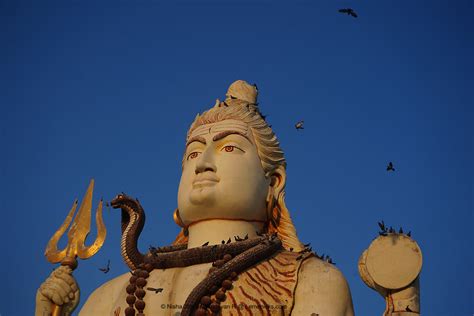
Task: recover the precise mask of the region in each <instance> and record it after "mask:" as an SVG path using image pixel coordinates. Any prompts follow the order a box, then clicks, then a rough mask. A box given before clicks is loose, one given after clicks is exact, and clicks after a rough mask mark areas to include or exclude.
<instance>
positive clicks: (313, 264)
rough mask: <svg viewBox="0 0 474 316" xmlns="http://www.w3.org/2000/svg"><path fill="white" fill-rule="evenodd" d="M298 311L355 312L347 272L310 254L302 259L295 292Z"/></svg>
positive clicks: (299, 313) (306, 312) (326, 313)
mask: <svg viewBox="0 0 474 316" xmlns="http://www.w3.org/2000/svg"><path fill="white" fill-rule="evenodd" d="M293 313H294V314H295V315H311V314H312V313H315V314H319V315H341V316H352V315H354V311H353V306H352V298H351V293H350V290H349V285H348V284H347V281H346V278H345V277H344V275H343V274H342V273H341V271H339V269H338V268H336V267H335V266H334V265H333V264H331V263H328V262H325V261H323V260H321V259H319V258H317V257H314V256H311V257H309V258H307V259H306V260H304V261H303V262H302V263H301V267H300V269H299V272H298V284H297V286H296V292H295V305H294V308H293Z"/></svg>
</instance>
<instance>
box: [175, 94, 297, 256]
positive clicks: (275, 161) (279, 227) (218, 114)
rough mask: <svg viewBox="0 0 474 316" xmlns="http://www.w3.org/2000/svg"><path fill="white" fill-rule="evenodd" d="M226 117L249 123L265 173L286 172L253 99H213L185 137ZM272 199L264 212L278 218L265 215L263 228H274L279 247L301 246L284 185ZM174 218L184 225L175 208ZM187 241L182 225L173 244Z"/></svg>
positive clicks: (268, 231)
mask: <svg viewBox="0 0 474 316" xmlns="http://www.w3.org/2000/svg"><path fill="white" fill-rule="evenodd" d="M229 119H234V120H239V121H241V122H244V123H246V124H247V125H248V126H249V128H250V130H251V132H252V135H253V137H254V139H255V144H256V147H257V152H258V156H259V157H260V162H261V164H262V167H263V170H264V172H265V176H270V175H271V174H272V173H273V172H274V171H275V170H276V169H278V168H279V169H283V172H285V173H286V161H285V157H284V154H283V150H282V149H281V148H280V143H279V141H278V139H277V137H276V135H275V133H274V132H273V130H272V129H271V128H270V126H269V125H268V124H267V122H266V121H265V118H264V116H263V115H262V114H261V112H260V111H259V108H258V104H256V103H251V102H249V101H245V100H240V99H235V98H227V99H226V100H225V101H224V102H219V101H216V105H215V106H214V107H213V108H211V109H210V110H208V111H205V112H204V113H202V114H198V115H197V116H196V118H195V119H194V122H193V123H192V124H191V127H190V128H189V131H188V134H187V139H189V136H190V135H191V133H192V132H193V131H194V130H195V129H196V128H197V127H199V126H202V125H205V124H211V123H217V122H220V121H224V120H229ZM183 162H184V158H183ZM273 201H274V203H272V204H273V205H272V206H269V208H270V212H269V213H270V214H268V215H269V217H278V221H277V222H274V224H272V223H271V221H270V218H269V219H267V223H266V224H265V225H264V230H265V231H264V232H265V233H274V232H276V233H277V234H278V237H279V238H280V240H281V241H282V244H283V247H285V248H286V249H288V250H289V249H290V248H292V249H293V251H300V250H303V248H304V247H303V244H302V243H301V242H300V240H299V239H298V237H297V235H296V229H295V227H294V225H293V221H292V220H291V217H290V212H289V211H288V208H287V207H286V204H285V189H284V187H283V189H282V190H281V191H280V192H279V194H278V196H275V197H273ZM278 213H279V214H278ZM174 220H175V222H176V223H177V224H178V225H179V226H181V227H183V226H184V225H183V224H182V223H181V222H180V220H179V216H177V214H176V211H175V214H174ZM187 241H188V237H187V236H186V234H185V228H184V227H183V229H182V230H181V231H180V233H179V234H178V236H177V237H176V239H175V241H174V242H173V244H174V245H176V244H182V243H186V242H187Z"/></svg>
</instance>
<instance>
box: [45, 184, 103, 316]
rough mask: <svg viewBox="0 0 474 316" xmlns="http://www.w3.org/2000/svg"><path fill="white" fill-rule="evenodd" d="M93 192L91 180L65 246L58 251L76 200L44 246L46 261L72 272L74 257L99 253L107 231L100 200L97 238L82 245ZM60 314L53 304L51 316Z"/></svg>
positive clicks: (97, 213) (85, 234) (97, 214)
mask: <svg viewBox="0 0 474 316" xmlns="http://www.w3.org/2000/svg"><path fill="white" fill-rule="evenodd" d="M93 191H94V179H91V182H90V184H89V188H87V192H86V194H85V196H84V198H83V200H82V203H81V206H80V207H79V211H78V212H77V214H76V217H75V218H74V221H73V223H72V225H71V228H69V232H68V233H67V238H68V241H67V246H66V247H65V248H64V249H62V250H58V241H59V239H60V238H61V236H62V235H63V234H64V232H65V231H66V229H67V228H68V227H69V224H70V223H71V220H72V217H73V215H74V212H75V211H76V207H77V199H76V200H75V201H74V203H73V205H72V208H71V210H70V211H69V214H68V215H67V217H66V219H65V220H64V222H63V224H62V225H61V227H59V229H58V230H57V231H56V232H55V233H54V235H53V237H51V239H50V240H49V242H48V245H47V246H46V250H45V252H44V255H45V256H46V259H48V261H49V262H51V263H58V262H61V265H62V266H69V267H70V268H71V269H72V270H74V269H76V268H77V260H76V257H79V258H81V259H87V258H90V257H92V256H93V255H95V254H96V252H97V251H99V249H100V248H101V247H102V245H103V244H104V240H105V236H106V233H107V231H106V229H105V225H104V221H103V220H102V199H101V200H100V202H99V206H98V207H97V211H96V214H95V220H96V223H97V238H96V240H95V241H94V243H93V244H92V245H91V246H89V247H86V246H85V245H84V242H85V240H86V238H87V235H88V234H89V232H90V227H91V210H92V192H93ZM60 314H61V306H58V305H55V304H54V308H53V316H56V315H60Z"/></svg>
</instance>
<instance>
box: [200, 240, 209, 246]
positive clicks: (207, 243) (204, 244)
mask: <svg viewBox="0 0 474 316" xmlns="http://www.w3.org/2000/svg"><path fill="white" fill-rule="evenodd" d="M207 245H209V242H208V241H207V242H205V243H203V244H202V246H201V247H205V246H207Z"/></svg>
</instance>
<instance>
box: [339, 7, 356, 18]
mask: <svg viewBox="0 0 474 316" xmlns="http://www.w3.org/2000/svg"><path fill="white" fill-rule="evenodd" d="M339 12H341V13H345V14H347V15H351V16H353V17H355V18H356V17H357V13H355V12H354V10H353V9H351V8H346V9H339Z"/></svg>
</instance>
